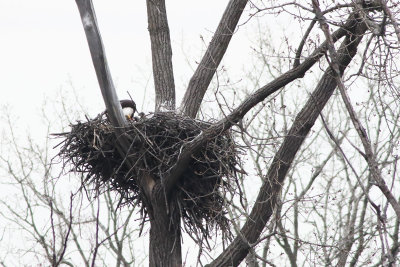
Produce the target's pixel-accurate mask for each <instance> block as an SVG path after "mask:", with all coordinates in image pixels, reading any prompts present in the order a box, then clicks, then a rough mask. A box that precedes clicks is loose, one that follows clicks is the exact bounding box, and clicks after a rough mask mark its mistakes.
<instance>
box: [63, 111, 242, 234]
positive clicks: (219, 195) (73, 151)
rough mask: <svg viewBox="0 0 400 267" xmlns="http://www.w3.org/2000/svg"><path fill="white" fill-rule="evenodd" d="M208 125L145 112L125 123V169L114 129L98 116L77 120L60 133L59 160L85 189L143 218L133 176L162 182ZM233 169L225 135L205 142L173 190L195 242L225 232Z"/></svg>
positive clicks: (234, 157)
mask: <svg viewBox="0 0 400 267" xmlns="http://www.w3.org/2000/svg"><path fill="white" fill-rule="evenodd" d="M210 125H211V124H210V123H208V122H204V121H199V120H193V119H190V118H187V117H182V116H179V115H176V114H175V113H172V112H168V113H155V114H150V115H148V116H144V117H143V118H141V119H139V120H138V121H135V122H130V123H129V125H128V126H127V127H126V128H125V131H126V133H127V134H128V136H129V137H130V139H131V144H130V148H129V150H128V151H129V153H128V157H129V161H130V162H131V164H130V165H129V166H128V164H126V158H123V157H122V156H121V154H120V153H119V152H118V149H117V143H116V142H117V141H116V140H117V138H116V135H115V131H114V127H113V126H112V125H111V124H110V122H109V121H108V119H107V117H106V116H105V115H104V114H101V115H99V116H97V117H96V118H95V119H92V120H90V119H87V121H86V122H77V123H76V124H74V125H71V132H68V133H63V134H60V135H61V136H62V137H63V138H64V140H63V141H62V142H61V149H60V152H59V156H60V157H61V158H62V159H63V161H64V167H66V166H69V164H68V163H71V164H72V166H73V168H72V170H73V171H77V172H82V173H84V174H85V175H84V176H83V177H85V178H84V179H83V181H82V184H83V185H84V186H85V187H87V186H88V185H94V186H95V188H103V190H107V189H108V188H111V189H113V190H116V191H118V192H119V193H120V196H121V200H122V202H123V203H129V204H133V205H139V207H140V208H141V211H142V215H143V214H144V216H143V217H144V218H145V217H146V215H147V211H146V209H145V201H146V200H145V196H144V195H143V191H142V189H141V188H139V185H138V182H137V178H138V177H139V178H140V177H142V175H143V173H144V172H146V173H149V174H150V175H151V176H152V177H153V179H154V180H155V181H158V180H160V179H162V178H165V177H164V176H165V175H166V174H167V171H168V169H170V168H171V167H172V166H173V165H174V164H175V163H176V160H177V158H178V155H179V153H180V151H181V148H182V146H183V145H184V144H185V143H186V142H189V141H191V140H193V138H195V137H196V136H197V135H199V134H200V133H201V131H202V130H204V129H206V128H208V127H209V126H210ZM132 162H133V164H132ZM132 165H133V166H132ZM238 166H239V157H238V149H237V146H236V144H235V143H234V141H233V139H232V136H231V134H230V132H225V133H223V134H221V135H218V136H216V137H215V138H213V139H211V140H209V141H208V142H207V143H206V144H205V145H204V146H203V147H202V148H201V149H200V150H198V152H196V153H195V154H193V155H192V158H191V161H190V164H189V165H188V166H187V168H186V170H185V172H184V173H183V176H182V177H181V179H179V182H178V184H177V186H176V189H174V192H172V197H171V200H170V201H171V203H170V206H171V207H172V208H173V209H178V210H179V211H180V213H181V217H182V218H183V221H184V226H185V229H186V231H187V232H188V233H189V234H192V235H193V234H194V235H195V236H196V237H197V238H196V239H199V238H200V239H203V238H204V237H205V238H209V237H210V234H211V230H212V229H213V228H216V229H220V230H222V232H223V233H224V234H226V233H228V234H229V233H230V232H229V225H228V218H227V217H226V216H225V214H226V210H225V208H224V204H225V203H224V199H225V198H224V196H225V194H226V193H227V192H229V193H230V194H234V193H235V191H236V190H235V188H236V189H237V186H236V185H237V184H238V177H237V173H236V170H237V168H238ZM199 234H201V236H202V237H200V236H199ZM192 237H193V236H192Z"/></svg>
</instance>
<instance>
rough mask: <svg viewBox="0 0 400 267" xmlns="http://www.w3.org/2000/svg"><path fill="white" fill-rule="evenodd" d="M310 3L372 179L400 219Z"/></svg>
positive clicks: (322, 19) (332, 48)
mask: <svg viewBox="0 0 400 267" xmlns="http://www.w3.org/2000/svg"><path fill="white" fill-rule="evenodd" d="M312 3H313V6H314V10H315V14H316V16H317V18H318V21H319V23H320V25H321V29H322V31H323V32H324V35H325V37H326V39H327V40H328V48H329V54H330V58H331V62H330V65H331V67H332V69H333V70H334V76H335V79H336V82H337V84H338V88H339V91H340V94H341V96H342V99H343V102H344V104H345V106H346V109H347V111H348V113H349V116H350V119H351V121H352V123H353V125H354V128H355V129H356V131H357V133H358V136H359V137H360V139H361V142H362V144H363V147H364V151H365V159H366V161H367V163H368V166H369V169H370V171H371V173H372V177H373V178H374V180H375V182H376V184H377V186H378V188H379V189H380V190H381V192H382V193H383V194H384V195H385V197H386V199H387V200H388V201H389V203H390V205H391V206H392V208H393V210H394V211H395V213H396V216H397V218H399V219H400V205H399V203H398V202H397V200H396V198H395V197H394V196H393V194H392V192H391V191H390V189H389V188H388V186H387V185H386V182H385V180H384V179H383V177H382V173H381V172H380V169H379V167H378V162H377V159H376V155H375V153H374V152H373V150H372V146H371V141H370V140H369V138H368V134H367V132H366V130H365V128H364V127H363V126H362V124H361V122H360V120H359V119H358V117H357V115H356V112H355V111H354V109H353V106H352V104H351V102H350V98H349V96H348V94H347V92H346V88H345V86H344V83H343V81H342V79H341V75H340V69H339V66H340V65H339V62H338V58H339V55H338V54H339V53H338V52H336V49H335V46H334V44H333V41H332V37H331V34H330V33H329V25H328V23H327V22H326V19H325V17H324V16H323V14H322V12H321V9H320V7H319V3H318V1H317V0H312Z"/></svg>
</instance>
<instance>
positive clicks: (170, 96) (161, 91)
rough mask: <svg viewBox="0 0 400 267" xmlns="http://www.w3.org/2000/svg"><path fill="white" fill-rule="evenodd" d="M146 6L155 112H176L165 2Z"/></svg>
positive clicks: (160, 0) (149, 2)
mask: <svg viewBox="0 0 400 267" xmlns="http://www.w3.org/2000/svg"><path fill="white" fill-rule="evenodd" d="M146 4H147V20H148V30H149V33H150V42H151V57H152V62H153V78H154V89H155V93H156V103H155V104H156V107H155V111H165V110H174V109H175V82H174V72H173V68H172V49H171V38H170V36H169V26H168V20H167V10H166V8H165V1H164V0H147V1H146Z"/></svg>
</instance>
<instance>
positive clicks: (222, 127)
mask: <svg viewBox="0 0 400 267" xmlns="http://www.w3.org/2000/svg"><path fill="white" fill-rule="evenodd" d="M356 25H357V18H356V16H355V14H354V13H352V14H351V15H350V16H349V18H348V20H347V22H346V24H345V25H344V26H343V27H341V28H339V29H338V30H337V31H335V32H334V33H333V34H332V37H333V38H334V40H335V41H337V40H339V39H340V38H341V37H343V36H345V35H346V33H348V32H349V31H350V32H351V31H352V30H353V31H354V27H355V26H356ZM326 50H327V43H326V41H325V42H324V43H322V44H321V45H320V46H319V47H318V48H317V49H316V50H315V51H314V52H313V53H312V54H311V55H310V56H309V57H308V58H306V59H305V60H304V61H303V63H301V64H300V65H299V66H298V67H296V68H293V69H291V70H289V71H287V72H286V73H284V74H282V75H281V76H279V77H278V78H276V79H275V80H273V81H271V82H270V83H268V84H267V85H265V86H263V87H261V88H260V89H258V90H257V91H256V92H254V93H253V94H252V95H250V96H249V97H247V98H246V99H245V100H244V101H243V102H242V103H241V104H240V105H239V106H238V107H237V108H236V109H235V110H234V111H232V113H231V114H229V115H228V116H226V117H225V118H224V119H222V120H220V121H219V122H217V123H215V124H214V125H212V126H210V127H209V128H208V129H207V130H205V131H203V132H202V133H201V134H199V135H198V136H197V137H196V138H194V139H193V140H192V141H191V142H188V143H186V144H185V146H184V147H183V148H182V151H181V154H180V155H179V157H178V159H177V162H176V164H175V165H174V166H172V167H171V169H170V170H169V174H168V175H166V178H165V180H164V188H165V192H166V193H167V194H168V193H169V192H170V190H171V189H172V188H173V187H174V186H175V184H176V183H177V181H178V180H179V178H180V177H181V175H182V173H183V171H184V170H185V169H186V166H187V164H188V163H189V162H190V159H191V155H192V154H193V153H195V152H196V151H197V150H198V149H199V148H200V147H201V146H202V145H203V144H204V143H206V142H207V141H208V140H210V139H212V138H214V137H215V136H216V135H218V134H221V133H222V132H224V131H226V130H227V129H229V128H230V127H231V126H232V125H233V124H235V123H237V122H238V121H239V120H240V119H242V118H243V117H244V115H246V113H247V112H248V111H249V110H250V109H251V108H253V107H254V106H255V105H257V104H258V103H260V102H262V101H263V100H264V99H265V98H267V97H268V96H270V95H271V94H273V93H274V92H276V91H278V90H279V89H281V88H283V87H284V86H286V85H287V84H289V83H290V82H292V81H294V80H296V79H297V78H301V77H303V76H304V75H305V73H306V72H307V71H308V70H309V69H310V68H311V67H312V66H313V65H314V64H315V63H316V62H317V61H318V60H319V59H320V58H321V57H322V56H323V55H324V53H325V52H326ZM159 186H160V185H159Z"/></svg>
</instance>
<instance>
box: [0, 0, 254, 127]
mask: <svg viewBox="0 0 400 267" xmlns="http://www.w3.org/2000/svg"><path fill="white" fill-rule="evenodd" d="M93 2H94V6H95V10H96V14H97V19H98V21H99V25H100V31H101V34H102V37H103V41H104V44H105V48H106V54H107V57H108V61H109V64H110V69H111V73H112V75H113V78H114V82H115V85H116V87H117V90H118V91H117V93H118V95H119V97H120V98H126V97H127V94H126V91H127V90H129V91H130V92H131V93H132V96H133V97H134V98H135V97H138V98H139V97H140V98H141V99H142V96H143V92H144V90H145V88H146V83H147V81H148V80H149V79H150V80H151V82H152V78H151V76H150V74H151V73H150V71H151V55H150V43H149V36H148V31H147V17H146V6H145V1H133V0H116V1H106V0H94V1H93ZM227 2H228V1H215V0H214V1H210V0H203V1H195V0H187V1H178V0H173V1H167V9H168V19H169V25H170V29H171V39H172V45H173V60H174V72H175V77H176V78H175V79H176V85H177V95H178V98H179V97H181V96H182V94H183V92H184V88H182V87H184V85H185V84H186V83H187V82H188V77H190V75H191V73H192V72H193V70H192V69H191V68H190V67H189V65H188V63H187V59H189V61H190V64H192V67H195V66H196V63H195V61H194V60H199V59H200V57H201V55H202V54H203V52H204V49H205V44H204V43H202V41H201V38H200V36H204V37H205V42H206V43H208V41H209V40H210V37H211V36H212V32H213V31H214V30H215V28H216V26H217V24H218V21H219V18H220V17H221V15H222V13H223V11H224V9H225V5H226V4H227ZM238 35H242V37H241V38H239V37H237V36H235V38H234V40H233V42H232V47H230V49H229V51H228V54H227V58H229V55H230V58H233V59H231V60H233V61H232V62H234V63H235V64H231V66H230V68H231V69H234V68H236V69H238V70H239V69H241V68H242V66H243V64H244V63H245V62H246V59H247V58H248V56H249V53H250V47H249V43H248V38H246V33H245V31H244V30H243V31H239V34H238ZM244 49H247V52H246V51H245V50H244ZM232 55H234V56H232ZM70 81H71V82H72V83H73V84H74V87H75V89H76V90H77V91H78V92H79V93H78V94H79V95H81V96H82V99H83V101H84V103H82V104H84V105H85V106H87V107H88V108H89V110H91V111H94V110H96V112H97V111H98V112H101V111H102V110H103V109H104V104H103V102H102V99H101V94H100V90H99V89H98V85H97V80H96V77H95V73H94V69H93V67H92V62H91V58H90V54H89V50H88V46H87V42H86V38H85V35H84V31H83V28H82V25H81V21H80V17H79V13H78V9H77V7H76V4H75V1H74V0H62V1H60V0H37V1H32V0H12V1H11V0H0V86H1V98H0V105H3V106H4V104H8V105H9V106H12V113H13V115H14V116H17V117H18V118H19V119H20V120H21V122H23V121H24V120H26V119H27V117H29V121H28V123H32V122H33V121H34V120H35V118H36V117H35V118H34V116H36V114H39V112H38V110H39V109H40V106H41V105H42V102H43V99H44V98H45V97H48V98H54V96H55V95H56V93H57V91H60V88H63V91H64V94H72V90H71V87H70V86H69V85H68V84H69V82H70ZM147 89H148V90H149V91H147V94H146V100H147V102H149V101H150V102H152V99H151V98H152V97H153V95H152V94H153V89H152V86H151V83H150V85H147ZM137 102H139V103H140V102H142V100H139V101H137ZM178 103H179V99H178ZM21 107H23V108H21ZM152 108H153V105H152V104H151V105H147V106H145V107H144V109H145V111H151V110H152ZM97 109H98V110H97ZM27 113H29V116H27Z"/></svg>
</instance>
